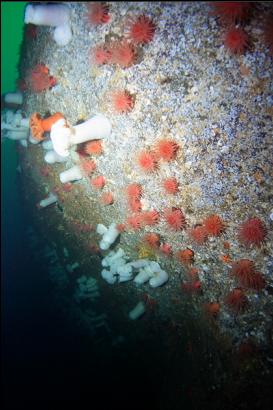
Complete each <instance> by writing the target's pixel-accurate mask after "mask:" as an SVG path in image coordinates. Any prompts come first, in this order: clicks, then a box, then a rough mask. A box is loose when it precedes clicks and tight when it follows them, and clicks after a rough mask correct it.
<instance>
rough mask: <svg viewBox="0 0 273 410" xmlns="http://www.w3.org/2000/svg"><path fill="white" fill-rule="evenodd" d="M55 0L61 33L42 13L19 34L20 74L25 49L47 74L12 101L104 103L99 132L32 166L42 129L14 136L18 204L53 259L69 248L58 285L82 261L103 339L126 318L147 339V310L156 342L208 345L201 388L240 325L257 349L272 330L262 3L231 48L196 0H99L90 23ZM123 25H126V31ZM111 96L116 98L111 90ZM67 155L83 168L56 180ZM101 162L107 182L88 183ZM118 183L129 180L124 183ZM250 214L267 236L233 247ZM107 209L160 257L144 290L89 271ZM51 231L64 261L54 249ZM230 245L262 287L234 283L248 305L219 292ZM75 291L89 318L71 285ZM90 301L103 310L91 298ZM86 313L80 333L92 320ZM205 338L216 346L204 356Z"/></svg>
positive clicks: (28, 59)
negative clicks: (134, 189)
mask: <svg viewBox="0 0 273 410" xmlns="http://www.w3.org/2000/svg"><path fill="white" fill-rule="evenodd" d="M68 6H69V8H70V16H71V28H72V32H73V37H72V40H71V41H70V42H69V44H67V45H66V46H64V47H60V46H58V45H57V44H56V43H55V42H54V41H53V39H52V36H51V35H52V32H51V30H53V29H51V28H47V27H39V30H38V33H37V38H35V39H28V40H25V43H24V45H23V48H22V60H21V76H22V78H24V77H27V75H28V73H29V72H30V71H31V69H32V68H33V67H34V66H35V65H36V64H37V62H39V63H43V64H46V66H47V67H48V68H49V69H50V73H52V75H53V76H54V78H55V79H56V81H57V84H56V85H55V86H54V87H52V88H51V89H48V90H46V91H44V92H43V93H39V94H35V93H33V92H31V91H30V90H26V91H25V92H24V103H23V109H24V111H25V113H26V116H28V117H29V116H30V115H31V114H32V113H33V112H39V113H40V114H41V115H43V116H44V115H45V114H46V113H47V112H50V113H51V114H53V113H55V112H61V113H62V114H63V115H64V117H65V118H66V121H67V122H68V123H69V125H70V126H72V127H73V125H74V126H75V125H76V124H79V123H80V122H83V121H85V120H86V119H88V118H91V117H93V116H94V115H96V114H103V115H104V116H105V117H107V118H108V119H109V120H110V123H111V127H112V132H111V135H110V136H109V137H107V138H104V139H103V140H102V152H100V150H99V153H96V150H95V148H94V151H93V153H92V150H91V151H90V150H89V151H88V152H89V154H86V152H87V150H86V149H85V145H84V144H79V145H78V146H76V147H75V146H74V147H72V148H71V149H70V155H69V157H68V160H67V162H66V163H65V164H64V163H54V164H52V165H47V166H46V164H45V162H44V154H45V152H44V150H43V148H42V146H41V144H37V145H29V146H28V148H27V149H25V148H23V147H20V150H19V153H20V165H21V168H22V172H21V174H20V179H21V185H22V189H23V192H25V198H26V203H27V206H28V208H29V210H30V212H31V214H32V218H33V220H34V221H36V225H37V226H39V225H43V226H44V229H45V230H46V232H47V234H48V238H49V240H50V241H51V242H53V241H54V242H55V243H56V245H57V252H58V254H59V258H60V260H61V261H62V260H63V264H64V266H65V264H67V263H69V264H73V263H75V260H76V261H77V262H78V263H79V268H77V269H76V270H75V273H73V275H74V276H72V275H71V276H70V277H69V280H70V282H71V286H75V287H76V286H77V282H76V280H77V279H79V277H81V276H82V275H86V277H87V278H88V275H91V273H90V269H91V270H92V275H91V276H92V277H93V276H95V279H96V280H97V281H98V283H97V286H98V288H99V292H98V294H99V295H100V296H99V297H98V298H96V299H94V300H90V301H89V303H90V304H91V305H92V306H93V310H94V312H93V313H94V314H92V315H91V319H92V320H93V323H94V322H95V320H96V319H95V318H96V317H99V318H102V319H101V323H103V325H101V326H104V327H105V329H106V333H105V334H106V336H107V337H105V343H106V344H107V343H108V342H109V340H108V337H109V334H110V335H111V336H110V337H111V338H112V339H114V336H115V331H113V332H114V334H113V333H111V327H112V326H113V329H116V326H117V327H118V326H119V323H121V322H122V323H123V322H124V321H125V325H124V327H123V331H124V336H125V337H126V339H127V340H128V345H130V343H132V345H133V344H134V338H136V340H142V339H143V338H145V334H146V332H147V331H149V332H150V333H151V334H152V335H154V336H155V335H158V333H157V330H156V331H155V329H154V328H153V326H152V325H151V321H156V323H157V325H158V329H160V334H161V336H162V339H163V340H164V343H166V344H167V345H168V347H169V348H170V349H172V348H174V349H176V347H177V344H178V341H180V340H183V343H184V344H185V346H184V347H185V349H192V344H191V343H192V339H195V338H196V336H197V334H199V336H200V335H201V336H200V340H199V342H198V343H197V344H196V348H197V349H199V355H198V358H199V359H198V358H196V360H201V361H202V362H203V363H204V367H206V366H207V365H208V363H212V366H214V365H215V362H214V360H216V361H217V360H218V362H217V366H218V371H217V372H216V373H217V374H214V375H213V376H212V375H211V378H210V381H211V383H212V384H211V386H212V385H213V383H216V382H215V380H214V377H215V378H216V379H217V378H218V382H219V384H218V385H217V386H216V387H215V388H217V387H220V386H221V387H223V385H224V383H225V381H224V377H222V376H220V374H222V370H223V368H224V366H225V365H224V364H223V363H224V361H223V362H221V359H222V355H223V356H225V354H226V353H228V354H229V352H230V350H231V349H232V351H234V352H236V351H237V349H238V346H240V344H242V343H245V342H246V341H248V340H249V339H250V338H251V341H252V342H253V343H254V344H255V345H257V346H258V349H257V351H259V349H260V350H261V351H263V352H266V353H263V354H265V355H266V354H267V352H268V349H269V346H270V343H272V336H269V334H270V335H271V333H270V328H272V315H270V313H269V312H272V311H273V296H272V288H273V272H272V271H273V269H272V260H271V259H270V255H272V254H273V249H272V248H273V245H272V205H270V198H272V114H273V111H272V110H273V100H272V86H273V84H272V68H273V67H272V57H270V53H269V49H268V48H267V45H266V44H265V43H264V41H263V35H262V31H263V24H264V21H265V20H266V17H267V15H268V13H269V11H270V7H271V5H270V4H268V3H265V4H263V3H261V5H260V9H259V12H257V13H256V14H255V15H253V16H252V18H250V19H249V21H248V22H247V25H246V27H245V30H246V31H247V33H248V34H249V36H250V37H251V39H252V44H253V45H252V47H251V48H249V49H246V50H245V51H244V54H232V53H231V51H230V50H229V49H227V48H226V46H225V44H224V41H223V36H224V34H225V30H226V28H225V26H224V25H221V24H220V22H219V21H218V20H217V18H216V17H215V16H214V15H211V13H210V6H209V5H208V4H205V3H171V2H166V3H162V2H147V3H145V2H143V3H135V4H133V3H130V2H129V3H124V2H121V3H119V2H113V3H109V7H108V8H107V9H104V12H103V13H104V14H103V15H104V21H102V22H101V23H100V24H94V21H96V19H95V20H94V16H93V17H92V19H91V21H90V19H89V18H90V13H92V10H91V11H90V10H88V9H87V6H86V5H85V4H84V3H70V4H68ZM88 13H89V14H88ZM106 15H107V16H108V17H109V18H106V17H105V16H106ZM88 16H89V17H88ZM139 16H145V18H143V17H142V18H139ZM241 24H243V23H241ZM136 30H138V31H137V32H138V33H140V34H138V35H137V36H135V35H134V34H132V33H134V32H135V31H136ZM147 33H148V34H147ZM139 35H142V37H141V38H142V40H141V39H140V40H139ZM145 39H146V40H145ZM99 53H100V54H99ZM103 53H104V54H103ZM99 57H101V58H102V57H103V59H102V60H101V59H100V60H99ZM125 57H126V58H127V60H126V61H127V63H125V62H124V61H125V60H124V59H125ZM130 58H131V60H130ZM120 91H122V92H123V94H122V93H121V94H117V93H118V92H120ZM117 95H120V96H121V97H122V98H123V99H122V100H121V101H118V102H117V101H116V96H117ZM114 97H115V98H114ZM121 97H120V98H121ZM125 97H126V98H125ZM128 101H129V103H128ZM117 104H118V107H122V109H120V110H117V109H116V107H117ZM76 149H77V150H76ZM90 152H91V153H90ZM90 161H92V164H90ZM94 163H95V165H94ZM75 165H77V166H78V167H80V169H81V173H82V175H83V178H82V179H81V180H79V181H76V182H73V183H67V184H62V183H61V182H60V179H59V174H60V173H61V172H63V171H65V170H66V169H69V168H71V167H73V166H75ZM45 166H46V168H47V172H45ZM99 176H104V178H105V185H103V186H96V185H95V184H92V180H94V179H95V178H97V177H99ZM171 178H172V181H175V186H174V187H175V189H170V190H169V191H168V190H166V189H165V188H164V186H165V185H166V184H164V182H165V181H166V180H168V179H171ZM131 184H138V186H140V187H141V191H138V193H135V194H133V195H129V194H128V192H129V191H128V190H127V187H128V186H129V185H131ZM48 192H55V193H56V194H57V196H58V205H53V206H51V207H49V208H46V209H43V210H38V209H37V208H36V206H35V204H36V203H38V202H39V201H40V200H41V199H42V198H43V197H45V196H46V194H47V193H48ZM155 211H156V212H155ZM270 215H271V219H270ZM254 217H255V218H258V219H259V220H260V221H261V222H260V223H261V226H262V229H263V232H264V233H265V235H264V238H263V240H262V241H261V243H258V244H257V242H256V243H255V241H254V242H253V243H254V245H253V244H251V241H250V243H249V244H250V246H246V244H245V243H243V242H242V241H240V235H239V236H238V234H239V232H240V227H241V226H242V224H243V223H245V221H247V220H248V219H250V218H254ZM113 222H114V223H116V224H118V226H119V229H120V232H121V234H120V237H119V243H118V246H119V247H121V248H122V249H123V250H124V251H125V254H126V255H128V260H137V259H142V258H149V259H150V260H154V261H158V262H159V263H160V266H162V269H164V270H165V271H166V272H168V274H169V280H168V282H167V283H166V284H164V285H163V286H162V287H160V288H155V289H151V288H150V287H149V286H148V285H143V286H139V287H136V286H135V285H134V284H133V282H131V281H128V282H124V283H117V284H114V285H113V286H110V285H108V284H107V283H106V282H105V281H104V280H103V279H102V278H101V275H100V272H101V270H102V268H101V267H100V260H101V257H102V256H106V255H107V252H108V250H107V251H100V249H99V247H98V245H99V241H100V239H101V238H100V236H99V235H98V234H97V233H96V226H97V224H103V225H105V226H109V225H110V224H111V223H113ZM151 234H155V235H156V236H151ZM249 235H250V236H251V235H255V232H254V233H253V232H252V231H251V232H250V233H249ZM64 246H65V247H66V248H67V249H68V250H69V255H73V256H74V259H73V260H69V261H68V260H66V258H64V255H63V253H62V249H63V247H64ZM59 248H60V249H59ZM164 250H165V252H164ZM70 257H71V256H70ZM242 259H249V260H251V261H254V263H255V266H256V270H257V271H259V272H261V273H262V275H263V278H264V283H265V286H263V287H262V289H259V291H258V290H257V289H256V290H255V288H254V289H250V288H244V289H243V292H244V294H245V296H246V297H247V300H248V303H247V308H246V309H244V310H243V311H240V312H239V313H238V312H235V313H234V309H233V306H232V305H230V304H227V303H226V298H227V295H228V294H229V292H231V291H232V290H233V289H234V288H237V287H240V286H241V285H240V283H239V282H238V281H237V280H236V278H234V277H232V276H231V275H230V272H231V269H232V263H234V262H235V261H240V260H242ZM93 266H95V268H94V267H93ZM94 269H95V271H94ZM78 270H79V272H78ZM55 276H56V275H55ZM55 276H54V275H53V277H54V278H55ZM56 277H57V276H56ZM68 299H69V298H68ZM78 299H79V298H78ZM79 300H80V299H79ZM99 300H101V303H100V302H99ZM141 300H142V301H143V300H144V301H145V306H146V312H145V314H144V315H143V316H141V318H140V319H139V320H138V321H136V322H135V321H133V322H131V321H130V320H129V318H128V312H129V311H130V310H131V309H132V308H133V307H134V306H135V305H137V303H138V302H139V301H141ZM102 301H103V303H102ZM77 303H78V304H79V305H80V306H81V314H82V315H85V322H86V323H89V324H90V323H91V322H92V320H91V319H90V321H88V320H87V317H86V311H85V307H84V306H83V305H82V302H81V300H80V302H77ZM210 303H212V304H213V306H215V303H219V306H220V309H218V308H217V309H216V310H213V314H212V312H211V309H210V308H209V306H210ZM102 305H103V309H104V310H103V311H101V310H99V309H98V311H96V306H100V309H101V307H102ZM117 305H118V307H117ZM211 306H212V305H211ZM217 306H218V305H217ZM95 311H96V312H95ZM113 312H115V315H114V317H113ZM204 312H205V313H204ZM215 312H216V313H215ZM101 315H102V316H101ZM107 318H108V319H107ZM208 318H209V319H208ZM83 322H84V320H83ZM98 322H99V320H98ZM90 326H91V328H92V329H93V330H92V332H91V334H92V337H93V336H94V335H96V329H95V327H94V325H90ZM132 329H133V330H132ZM108 331H109V333H108ZM184 331H185V332H186V333H187V334H188V337H189V340H190V341H189V342H188V343H189V345H190V346H191V347H187V346H188V345H187V343H186V342H185V339H183V337H184V336H185V333H184ZM170 334H171V336H170ZM220 335H221V336H220ZM223 335H224V336H223ZM181 338H182V339H181ZM219 346H220V347H219ZM207 348H208V349H209V350H208V352H207V353H204V354H203V355H202V352H205V351H206V349H207ZM215 349H219V351H220V352H221V353H219V356H217V355H216V357H213V356H214V353H215ZM255 352H256V350H255ZM255 354H256V353H255ZM253 356H254V353H253V355H252V356H251V358H250V359H249V360H252V359H253ZM179 359H181V361H182V360H184V356H183V355H181V356H180V357H179ZM166 361H168V359H167V358H166ZM178 362H179V360H178ZM215 367H216V366H215ZM177 371H178V372H179V370H177ZM226 371H227V372H229V371H231V370H230V369H226ZM240 371H242V369H240ZM263 371H264V372H266V371H267V370H266V369H263ZM172 376H173V377H174V378H175V377H176V376H175V371H174V374H173V375H172ZM253 377H255V374H254V375H253ZM242 378H243V376H242ZM211 386H210V387H211Z"/></svg>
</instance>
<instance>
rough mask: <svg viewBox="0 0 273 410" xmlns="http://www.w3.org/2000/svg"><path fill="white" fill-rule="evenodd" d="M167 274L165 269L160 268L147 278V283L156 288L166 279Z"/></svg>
mask: <svg viewBox="0 0 273 410" xmlns="http://www.w3.org/2000/svg"><path fill="white" fill-rule="evenodd" d="M168 278H169V277H168V274H167V272H166V271H165V270H162V269H160V270H159V271H157V272H155V273H154V276H153V277H152V278H151V279H150V280H149V285H150V286H151V287H152V288H157V287H158V286H161V285H164V283H166V282H167V280H168Z"/></svg>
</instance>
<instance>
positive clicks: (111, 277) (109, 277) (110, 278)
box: [101, 269, 117, 285]
mask: <svg viewBox="0 0 273 410" xmlns="http://www.w3.org/2000/svg"><path fill="white" fill-rule="evenodd" d="M101 276H102V278H103V279H104V280H106V282H107V283H109V285H113V284H114V283H115V282H116V281H117V277H116V276H114V275H113V273H112V272H110V271H109V270H107V269H103V270H102V271H101Z"/></svg>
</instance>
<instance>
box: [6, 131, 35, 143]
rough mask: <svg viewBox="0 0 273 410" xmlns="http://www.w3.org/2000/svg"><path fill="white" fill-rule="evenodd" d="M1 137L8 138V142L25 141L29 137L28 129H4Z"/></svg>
mask: <svg viewBox="0 0 273 410" xmlns="http://www.w3.org/2000/svg"><path fill="white" fill-rule="evenodd" d="M3 136H4V137H6V138H9V139H10V140H15V141H16V140H25V139H27V137H28V136H29V129H28V128H18V129H16V128H13V129H10V130H8V129H6V130H5V131H4V132H3Z"/></svg>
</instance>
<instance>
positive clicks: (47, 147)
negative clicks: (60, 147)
mask: <svg viewBox="0 0 273 410" xmlns="http://www.w3.org/2000/svg"><path fill="white" fill-rule="evenodd" d="M42 147H43V149H45V150H53V144H52V141H50V140H47V141H43V142H42Z"/></svg>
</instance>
